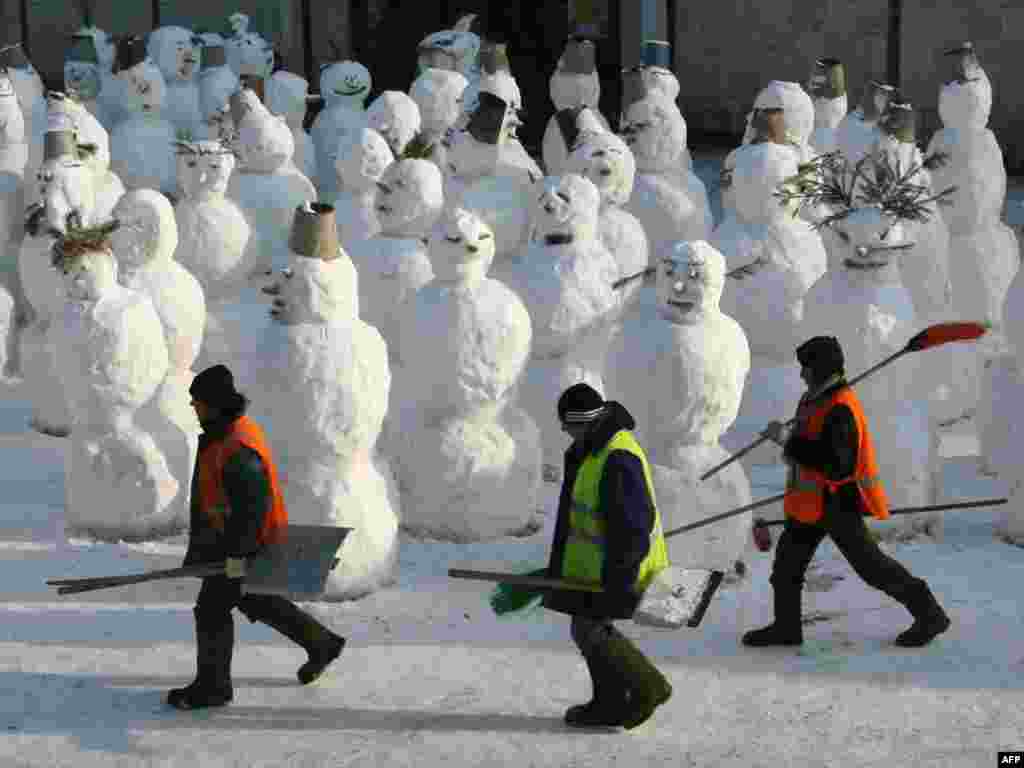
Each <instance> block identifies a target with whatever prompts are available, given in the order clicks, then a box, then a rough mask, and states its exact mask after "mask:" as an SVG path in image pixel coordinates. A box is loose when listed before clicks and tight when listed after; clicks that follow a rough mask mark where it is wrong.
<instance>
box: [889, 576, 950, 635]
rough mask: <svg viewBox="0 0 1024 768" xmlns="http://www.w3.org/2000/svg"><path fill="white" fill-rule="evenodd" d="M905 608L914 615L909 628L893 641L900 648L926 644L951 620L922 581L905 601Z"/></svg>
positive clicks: (947, 625)
mask: <svg viewBox="0 0 1024 768" xmlns="http://www.w3.org/2000/svg"><path fill="white" fill-rule="evenodd" d="M904 605H905V606H906V608H907V610H908V611H910V614H911V615H912V616H913V617H914V623H913V624H912V625H911V627H910V629H908V630H906V631H904V632H901V633H900V634H899V635H897V636H896V640H895V641H894V642H895V644H896V645H898V646H900V647H902V648H920V647H921V646H924V645H928V643H930V642H931V641H932V640H934V639H935V638H936V637H937V636H938V635H941V634H942V633H943V632H945V631H946V630H947V629H949V626H950V624H951V623H952V622H950V620H949V616H947V615H946V612H945V611H944V610H942V606H941V605H939V602H938V600H936V599H935V595H934V594H932V591H931V590H930V589H929V588H928V585H927V584H925V583H924V582H923V581H922V582H921V586H920V587H919V588H918V589H916V590H915V594H914V595H913V597H912V599H911V600H909V601H907V602H905V603H904Z"/></svg>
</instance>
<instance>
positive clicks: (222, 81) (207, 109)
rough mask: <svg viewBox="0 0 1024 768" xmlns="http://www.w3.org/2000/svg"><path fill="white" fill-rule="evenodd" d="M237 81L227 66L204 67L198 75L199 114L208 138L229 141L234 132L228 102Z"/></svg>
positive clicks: (236, 86)
mask: <svg viewBox="0 0 1024 768" xmlns="http://www.w3.org/2000/svg"><path fill="white" fill-rule="evenodd" d="M238 87H239V82H238V75H236V74H235V73H234V72H233V71H231V69H230V68H229V67H213V68H211V69H204V70H203V72H202V74H201V75H200V76H199V115H200V117H201V119H202V121H203V123H204V124H205V125H206V129H207V130H206V133H207V136H208V137H210V138H218V139H220V140H221V141H230V140H231V139H232V138H233V136H234V133H235V124H234V121H233V120H232V119H231V111H230V109H229V107H228V102H229V100H230V99H231V94H233V93H235V92H236V91H237V90H238Z"/></svg>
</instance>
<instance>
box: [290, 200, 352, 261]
mask: <svg viewBox="0 0 1024 768" xmlns="http://www.w3.org/2000/svg"><path fill="white" fill-rule="evenodd" d="M288 248H289V250H291V251H292V252H293V253H296V254H298V255H299V256H305V257H307V258H310V259H320V260H322V261H333V260H334V259H336V258H338V256H339V255H340V252H341V251H340V248H341V246H340V244H339V241H338V225H337V221H336V219H335V216H334V206H333V205H328V204H326V203H316V202H309V201H307V202H305V203H303V204H302V205H300V206H298V207H297V208H296V209H295V218H294V219H292V231H291V234H290V235H289V237H288Z"/></svg>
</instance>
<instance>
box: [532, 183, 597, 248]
mask: <svg viewBox="0 0 1024 768" xmlns="http://www.w3.org/2000/svg"><path fill="white" fill-rule="evenodd" d="M543 188H544V191H543V192H542V193H541V194H540V197H539V198H538V200H537V207H536V208H535V209H534V227H535V236H536V238H537V239H539V240H541V241H543V242H544V243H545V244H547V245H564V244H567V243H571V242H574V241H587V240H592V239H593V238H594V237H595V235H596V233H597V215H598V208H599V206H600V204H601V195H600V193H599V192H598V191H597V187H595V186H594V184H593V182H592V181H590V180H589V179H586V178H584V177H583V176H580V175H579V174H575V173H569V174H566V175H564V176H548V177H545V179H544V182H543Z"/></svg>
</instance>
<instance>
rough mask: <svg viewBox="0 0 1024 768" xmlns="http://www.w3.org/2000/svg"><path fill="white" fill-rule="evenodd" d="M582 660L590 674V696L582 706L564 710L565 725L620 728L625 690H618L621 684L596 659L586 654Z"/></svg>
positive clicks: (624, 704) (611, 670) (620, 688)
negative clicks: (591, 686)
mask: <svg viewBox="0 0 1024 768" xmlns="http://www.w3.org/2000/svg"><path fill="white" fill-rule="evenodd" d="M583 659H584V661H586V662H587V669H588V670H589V672H590V680H591V682H592V684H593V688H594V696H593V698H591V700H590V701H588V702H587V703H586V704H577V705H575V706H572V707H569V709H567V710H566V712H565V723H566V725H571V726H574V727H577V728H594V727H599V726H606V727H613V728H614V727H617V726H620V725H622V719H623V717H624V715H625V712H626V689H625V688H623V687H622V681H621V680H619V679H618V677H617V676H616V675H615V672H614V670H613V669H611V668H610V667H609V666H608V664H607V663H606V662H602V660H601V658H600V657H599V656H597V655H595V654H587V655H585V656H584V657H583Z"/></svg>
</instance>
